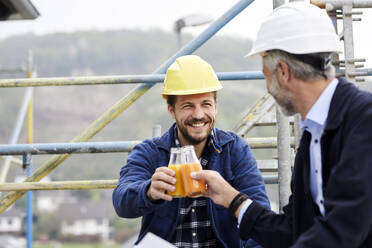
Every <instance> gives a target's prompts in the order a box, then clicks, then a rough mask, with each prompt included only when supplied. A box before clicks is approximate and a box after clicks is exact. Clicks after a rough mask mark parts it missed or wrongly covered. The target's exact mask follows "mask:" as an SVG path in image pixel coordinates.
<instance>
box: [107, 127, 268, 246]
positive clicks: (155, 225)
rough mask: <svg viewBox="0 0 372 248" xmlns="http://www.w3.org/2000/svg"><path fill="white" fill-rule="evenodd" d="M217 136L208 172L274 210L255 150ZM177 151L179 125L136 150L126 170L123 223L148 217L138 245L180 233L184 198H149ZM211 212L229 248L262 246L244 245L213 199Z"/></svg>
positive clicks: (119, 202)
mask: <svg viewBox="0 0 372 248" xmlns="http://www.w3.org/2000/svg"><path fill="white" fill-rule="evenodd" d="M213 132H214V134H215V135H213V136H211V137H212V138H213V139H214V142H213V143H214V152H212V154H211V156H210V158H209V162H208V169H210V170H215V171H218V172H219V173H220V174H221V175H222V176H223V177H224V178H225V179H226V180H227V181H228V182H229V183H230V184H231V185H232V186H233V187H234V188H236V189H237V190H239V191H240V192H243V193H245V194H247V195H248V196H249V197H250V198H251V199H253V200H255V201H257V202H259V203H260V204H262V205H263V206H265V207H266V208H268V209H269V208H270V203H269V200H268V197H267V195H266V191H265V185H264V182H263V179H262V176H261V174H260V173H259V170H258V168H257V163H256V160H255V159H254V157H253V155H252V154H251V152H250V149H249V145H248V144H247V143H246V142H245V141H244V140H243V139H242V138H240V137H239V136H237V135H236V134H234V133H232V132H225V131H222V130H219V129H217V128H214V129H213ZM175 146H176V145H175V124H173V126H172V127H171V128H170V129H169V130H168V131H167V132H166V133H165V134H164V135H163V136H162V137H158V138H154V139H152V140H145V141H144V142H142V143H140V144H138V145H136V146H135V147H134V149H133V151H132V152H131V153H130V155H129V157H128V159H127V164H126V165H125V166H123V167H122V168H121V171H120V179H119V182H118V184H117V186H116V188H115V190H114V192H113V205H114V208H115V210H116V213H117V214H118V215H119V216H120V217H124V218H137V217H140V216H142V217H143V218H142V226H141V230H140V235H139V238H138V241H139V240H141V239H142V238H143V236H144V235H145V234H146V233H147V232H152V233H154V234H156V235H158V236H160V237H161V238H163V239H166V240H170V239H171V238H172V236H173V234H174V231H175V230H176V225H177V221H178V213H179V209H180V207H181V201H182V198H173V200H172V201H171V202H168V201H163V200H160V201H158V202H156V203H152V202H151V201H150V200H149V199H148V198H147V195H146V192H147V189H148V188H149V186H150V183H151V177H152V175H153V174H154V172H155V170H156V168H158V167H161V166H167V165H168V162H169V156H170V148H171V147H175ZM207 209H208V215H209V217H210V221H211V226H212V228H213V230H214V232H215V234H216V237H217V239H218V240H219V242H220V243H221V244H223V245H224V247H226V248H237V247H243V246H244V245H243V244H245V245H246V246H245V247H257V246H258V245H257V244H256V243H255V242H254V241H253V240H249V241H248V242H247V243H245V242H244V243H243V241H241V240H240V238H239V235H238V229H237V220H236V218H235V217H234V216H233V215H232V214H231V213H230V212H229V211H228V210H227V209H226V208H224V207H222V206H219V205H216V204H214V203H213V202H212V201H211V200H210V199H207ZM138 241H137V242H138Z"/></svg>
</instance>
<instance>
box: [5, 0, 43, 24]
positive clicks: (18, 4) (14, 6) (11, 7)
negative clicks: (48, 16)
mask: <svg viewBox="0 0 372 248" xmlns="http://www.w3.org/2000/svg"><path fill="white" fill-rule="evenodd" d="M39 15H40V13H39V11H37V9H36V8H35V6H34V5H33V4H32V2H31V1H30V0H1V1H0V21H9V20H26V19H28V20H32V19H36V18H37V17H38V16H39Z"/></svg>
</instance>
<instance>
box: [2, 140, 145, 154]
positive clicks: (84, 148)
mask: <svg viewBox="0 0 372 248" xmlns="http://www.w3.org/2000/svg"><path fill="white" fill-rule="evenodd" d="M140 142H141V141H116V142H77V143H42V144H18V145H0V155H25V154H34V155H35V154H65V153H102V152H130V151H132V149H133V147H134V146H135V145H137V144H139V143H140Z"/></svg>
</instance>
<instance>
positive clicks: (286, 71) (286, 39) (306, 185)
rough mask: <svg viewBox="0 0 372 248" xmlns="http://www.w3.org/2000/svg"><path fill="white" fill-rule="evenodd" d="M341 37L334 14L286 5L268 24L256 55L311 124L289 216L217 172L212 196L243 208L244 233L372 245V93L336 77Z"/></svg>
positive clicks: (283, 102)
mask: <svg viewBox="0 0 372 248" xmlns="http://www.w3.org/2000/svg"><path fill="white" fill-rule="evenodd" d="M340 51H341V47H340V42H339V39H338V36H337V34H336V33H335V30H334V28H333V25H332V22H331V20H330V19H329V17H328V16H327V14H326V12H325V11H323V10H321V9H319V8H318V7H316V6H314V5H310V4H307V3H303V2H293V3H289V4H285V5H282V6H281V7H279V8H277V9H275V10H274V12H273V13H272V14H271V15H270V16H269V17H268V18H267V19H266V20H265V21H264V22H263V24H262V25H261V28H260V30H259V32H258V35H257V40H256V41H255V42H254V44H253V48H252V50H251V52H250V53H249V54H248V56H251V55H256V54H260V55H261V56H262V61H263V73H264V75H265V77H266V86H267V89H268V91H269V93H270V94H271V95H272V96H273V97H274V98H275V100H276V102H277V103H278V105H279V106H280V108H281V110H282V112H283V113H284V114H285V115H288V116H289V115H293V114H295V113H299V114H300V115H301V118H302V120H301V122H300V126H301V127H302V129H303V130H304V132H303V136H302V139H301V143H300V146H299V149H298V151H297V154H296V159H295V165H294V169H293V175H292V181H291V190H292V195H291V196H290V198H289V203H288V205H286V206H285V207H284V208H283V212H284V213H283V214H276V213H274V212H272V211H269V210H267V209H265V208H263V207H262V206H261V205H260V204H259V203H257V202H256V201H254V200H252V199H251V198H250V196H249V195H246V194H243V193H240V192H239V191H238V190H236V189H234V188H233V187H231V186H229V185H228V184H227V183H226V182H225V181H224V180H223V179H222V178H221V177H220V176H219V175H218V174H217V173H215V172H213V171H203V172H198V173H192V177H194V178H195V179H205V180H206V182H207V185H208V190H207V192H206V196H208V197H210V198H211V199H212V200H213V201H214V202H215V203H217V204H220V205H223V206H225V207H228V208H229V209H230V210H232V211H235V217H236V218H237V220H238V225H239V234H240V237H241V238H242V239H248V238H252V239H254V240H256V241H257V242H258V243H259V244H261V245H262V246H263V247H275V248H277V247H337V248H340V247H345V248H352V247H372V180H371V178H372V130H371V126H372V94H370V93H367V92H364V91H361V90H359V89H357V88H356V87H355V86H354V85H353V84H351V83H349V82H347V81H346V80H345V79H343V78H339V79H337V78H335V70H334V67H333V66H332V63H331V55H332V53H334V52H340Z"/></svg>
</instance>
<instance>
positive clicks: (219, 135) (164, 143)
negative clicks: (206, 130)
mask: <svg viewBox="0 0 372 248" xmlns="http://www.w3.org/2000/svg"><path fill="white" fill-rule="evenodd" d="M175 126H176V123H173V125H172V126H171V127H170V128H169V129H168V131H167V132H166V133H165V134H164V135H163V136H161V137H159V138H156V139H155V140H154V142H155V143H156V144H157V146H158V147H159V148H162V149H165V150H167V151H170V148H171V147H175V146H176V144H175V130H176V129H175ZM212 132H213V133H214V135H211V136H210V137H212V139H213V142H212V144H213V146H214V149H215V150H216V152H218V153H221V152H222V150H223V146H224V145H226V144H227V143H229V142H230V141H232V140H233V138H232V137H231V136H230V135H229V134H228V133H226V132H222V131H220V130H219V129H218V128H215V127H214V128H213V130H212Z"/></svg>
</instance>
